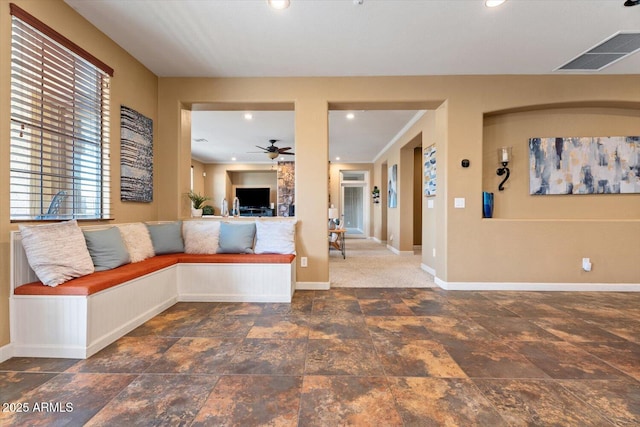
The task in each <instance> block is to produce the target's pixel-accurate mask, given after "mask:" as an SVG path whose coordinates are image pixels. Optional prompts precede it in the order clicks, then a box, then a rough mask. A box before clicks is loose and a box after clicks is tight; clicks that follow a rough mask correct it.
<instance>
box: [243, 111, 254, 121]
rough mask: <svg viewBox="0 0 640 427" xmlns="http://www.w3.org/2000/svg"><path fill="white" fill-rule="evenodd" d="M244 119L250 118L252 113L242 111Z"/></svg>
mask: <svg viewBox="0 0 640 427" xmlns="http://www.w3.org/2000/svg"><path fill="white" fill-rule="evenodd" d="M244 119H245V120H251V119H253V114H251V113H244Z"/></svg>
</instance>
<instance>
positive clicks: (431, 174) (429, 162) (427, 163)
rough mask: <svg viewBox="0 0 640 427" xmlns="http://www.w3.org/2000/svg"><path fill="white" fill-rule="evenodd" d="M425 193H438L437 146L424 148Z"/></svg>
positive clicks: (432, 194)
mask: <svg viewBox="0 0 640 427" xmlns="http://www.w3.org/2000/svg"><path fill="white" fill-rule="evenodd" d="M424 195H425V196H435V195H436V146H435V145H432V146H430V147H427V148H425V149H424Z"/></svg>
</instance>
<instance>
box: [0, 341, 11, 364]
mask: <svg viewBox="0 0 640 427" xmlns="http://www.w3.org/2000/svg"><path fill="white" fill-rule="evenodd" d="M12 357H13V344H11V343H9V344H7V345H3V346H2V347H0V363H2V362H4V361H5V360H9V359H11V358H12Z"/></svg>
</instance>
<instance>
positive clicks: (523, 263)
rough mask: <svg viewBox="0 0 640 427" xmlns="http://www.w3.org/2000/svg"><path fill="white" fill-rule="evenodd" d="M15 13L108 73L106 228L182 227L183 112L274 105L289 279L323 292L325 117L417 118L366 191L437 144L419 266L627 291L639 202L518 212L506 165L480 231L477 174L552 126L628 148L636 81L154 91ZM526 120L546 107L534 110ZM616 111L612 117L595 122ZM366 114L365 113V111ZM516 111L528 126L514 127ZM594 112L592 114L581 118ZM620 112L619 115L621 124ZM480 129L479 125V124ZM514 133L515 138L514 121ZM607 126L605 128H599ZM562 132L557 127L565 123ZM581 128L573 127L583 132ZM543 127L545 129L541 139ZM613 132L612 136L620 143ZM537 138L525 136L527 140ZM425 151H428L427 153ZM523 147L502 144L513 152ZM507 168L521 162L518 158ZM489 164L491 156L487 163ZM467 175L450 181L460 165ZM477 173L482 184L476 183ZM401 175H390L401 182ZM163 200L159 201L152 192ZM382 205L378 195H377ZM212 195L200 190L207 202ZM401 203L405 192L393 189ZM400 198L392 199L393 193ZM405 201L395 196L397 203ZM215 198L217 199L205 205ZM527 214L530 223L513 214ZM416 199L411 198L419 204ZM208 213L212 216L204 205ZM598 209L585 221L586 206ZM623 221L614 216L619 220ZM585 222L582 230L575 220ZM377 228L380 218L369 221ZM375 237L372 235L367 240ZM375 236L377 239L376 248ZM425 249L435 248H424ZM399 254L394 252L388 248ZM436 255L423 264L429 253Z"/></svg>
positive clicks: (3, 19) (637, 104)
mask: <svg viewBox="0 0 640 427" xmlns="http://www.w3.org/2000/svg"><path fill="white" fill-rule="evenodd" d="M0 1H1V4H0V36H1V37H0V40H2V42H1V43H0V64H1V65H0V111H2V112H7V111H9V105H10V98H9V75H10V74H9V73H10V70H9V64H10V17H9V14H8V11H9V7H8V2H7V1H6V0H0ZM15 3H17V4H18V5H19V6H20V7H22V8H24V9H25V10H27V11H28V12H30V13H32V14H34V15H35V16H37V17H39V18H40V19H42V20H43V21H45V22H46V23H47V24H49V25H51V26H52V27H54V28H55V29H57V30H59V31H60V32H61V33H63V34H64V35H65V36H67V37H68V38H70V39H71V40H73V41H75V42H76V43H78V44H80V45H81V46H82V47H83V48H85V49H87V50H88V51H90V52H92V53H94V54H95V55H96V56H97V57H98V58H100V59H101V60H103V61H104V62H106V63H107V64H109V65H111V66H112V67H114V69H115V76H114V78H113V80H112V110H113V112H112V116H113V122H112V131H111V139H112V144H113V147H114V148H113V152H112V162H113V165H114V168H113V174H114V180H113V190H112V196H113V200H114V206H113V211H114V217H115V220H116V221H117V222H127V221H140V220H153V219H176V218H186V217H188V216H189V204H188V199H186V197H185V196H184V195H185V194H186V193H187V192H188V190H189V165H190V163H191V150H190V148H191V147H190V140H191V138H190V127H191V126H190V111H189V109H190V106H191V104H192V103H202V102H217V103H225V102H226V103H246V104H251V103H263V104H266V103H286V104H294V105H295V112H296V127H295V138H296V217H297V219H298V223H299V225H298V231H299V234H298V245H297V246H298V253H299V255H300V256H306V257H308V259H309V267H308V268H301V267H300V266H299V265H298V268H297V274H298V280H299V281H301V282H308V283H321V284H322V283H327V282H328V280H329V274H328V270H329V267H328V253H327V250H326V219H327V214H326V205H327V200H328V188H327V179H328V168H327V162H328V110H329V108H328V106H329V104H330V103H332V104H342V105H350V104H354V105H355V104H357V105H358V106H360V107H364V106H367V105H369V106H371V107H375V106H379V105H385V106H386V107H385V108H384V109H388V105H390V104H393V105H396V106H397V108H402V106H403V105H409V104H410V105H412V108H415V105H416V104H420V105H421V106H422V107H421V108H425V109H429V110H431V111H430V113H428V114H427V115H426V116H425V117H423V119H421V120H420V121H419V122H417V123H416V124H415V125H414V126H413V127H412V128H411V129H410V130H409V131H408V132H407V134H406V135H405V136H403V137H402V138H401V139H400V140H399V141H398V142H397V143H396V144H395V145H394V146H393V147H391V148H390V149H388V150H387V152H385V153H382V155H381V156H380V157H379V159H378V160H377V161H376V162H375V166H374V185H375V184H376V183H378V184H380V183H381V180H382V179H384V178H385V177H384V173H385V172H383V171H382V167H383V165H384V167H385V168H386V166H391V165H393V164H399V165H402V162H401V149H402V147H404V146H405V145H406V144H407V143H408V142H409V141H411V140H412V139H413V138H415V137H416V136H417V135H418V134H422V138H423V145H424V146H427V145H430V144H431V143H435V144H437V147H438V152H437V165H438V190H437V195H436V197H435V198H433V199H434V209H423V263H424V264H425V265H427V266H429V267H430V268H433V269H434V270H435V271H436V275H437V277H438V278H439V279H441V280H443V281H447V282H466V281H470V282H482V281H489V282H492V281H496V282H519V281H524V282H550V283H554V282H579V283H583V282H586V283H638V282H640V263H638V262H637V252H638V240H637V236H638V235H640V212H639V211H638V209H639V208H638V206H640V199H639V197H640V196H638V195H628V196H624V197H619V196H603V197H597V199H596V196H593V198H592V197H585V198H583V199H576V201H575V202H574V201H573V200H574V198H573V197H571V196H569V197H567V198H564V197H563V198H550V199H544V200H541V201H537V200H532V199H529V198H528V196H527V194H525V193H524V192H523V191H522V188H521V187H520V188H519V187H518V186H521V185H522V183H521V182H519V180H521V179H523V177H524V176H525V175H526V173H524V172H523V171H522V164H518V163H517V161H516V160H515V159H514V167H515V169H516V171H514V172H516V173H514V177H513V181H510V184H509V187H508V188H507V190H505V192H504V193H503V194H500V197H499V198H498V199H497V201H496V203H497V209H498V210H497V215H500V216H501V217H498V218H495V219H491V220H484V219H482V215H481V203H482V202H481V192H482V190H483V188H485V185H486V186H490V185H494V186H495V182H493V183H492V182H490V181H491V180H493V176H492V173H494V171H493V170H494V169H495V165H493V166H491V165H489V163H490V161H489V160H488V157H487V162H488V163H487V165H486V166H485V165H484V164H483V162H484V158H485V152H487V153H488V152H489V151H490V150H491V148H490V146H491V145H494V144H500V143H501V139H504V138H505V136H501V134H504V135H507V138H509V139H510V138H511V136H513V137H514V138H516V136H517V138H521V137H524V136H526V137H529V136H530V135H529V132H533V131H538V130H539V127H542V126H547V124H548V123H554V122H557V126H558V127H555V128H554V127H548V128H546V127H545V129H546V130H548V131H553V132H554V133H555V132H556V131H557V132H562V133H564V132H569V131H570V132H571V133H577V132H578V131H580V133H581V134H584V133H585V132H588V133H600V132H604V133H606V132H612V133H615V134H621V133H627V134H636V135H637V134H640V121H638V120H637V119H636V120H634V117H636V118H637V111H638V110H639V109H640V75H629V76H605V75H603V76H597V75H580V76H572V75H553V76H424V77H421V76H414V77H349V78H248V79H242V78H233V79H206V78H160V79H157V78H156V77H155V76H153V75H152V74H151V73H150V72H149V71H148V70H146V69H145V68H144V67H143V66H141V65H140V64H139V63H137V62H136V61H135V60H133V59H132V58H131V57H130V56H129V55H128V54H127V53H126V52H124V51H123V50H122V49H120V48H119V47H118V46H117V45H116V44H115V43H113V42H112V41H110V40H108V39H107V38H106V37H105V36H104V35H103V34H102V33H100V32H99V31H97V30H96V29H95V28H93V27H92V26H91V25H90V24H89V23H87V22H86V21H85V20H84V19H82V18H81V17H79V16H78V15H77V14H76V13H75V12H74V11H73V10H72V9H71V8H69V7H68V6H67V5H66V4H65V3H63V2H62V1H61V0H47V1H42V0H40V1H20V0H15ZM567 104H569V106H570V107H571V108H580V109H583V108H587V107H589V108H590V112H589V113H588V114H584V113H580V115H581V116H582V117H588V118H589V119H588V120H587V119H584V120H583V119H582V118H581V119H580V122H581V123H582V124H581V125H580V126H578V127H579V129H578V128H571V125H570V124H568V123H567V122H570V121H571V120H568V119H567V120H565V119H566V118H568V117H572V115H571V114H569V115H566V116H565V118H562V117H559V116H558V115H557V114H556V113H555V112H553V111H552V110H553V109H552V108H550V107H552V106H558V105H561V106H566V105H567ZM119 105H126V106H128V107H131V108H134V109H136V110H137V111H139V112H141V113H142V114H144V115H146V116H148V117H150V118H152V119H153V120H154V135H155V136H154V144H155V145H154V148H155V158H154V162H155V174H154V184H155V188H156V191H155V193H154V202H153V203H150V204H140V203H121V202H120V201H119V191H118V187H119V179H118V170H119V168H118V167H117V165H118V159H119V149H118V148H119V130H118V106H119ZM536 106H544V108H538V107H536ZM596 107H597V108H604V107H606V108H607V109H611V108H613V109H614V110H617V109H623V110H625V113H624V114H623V115H622V118H620V119H618V118H617V114H615V113H610V112H598V111H595V110H593V108H596ZM363 109H364V108H363ZM522 109H525V110H531V109H535V110H536V111H537V112H536V113H533V112H532V113H530V114H525V115H522V116H521V115H517V114H513V115H512V113H505V112H509V111H511V112H516V111H520V110H522ZM591 111H595V113H591ZM629 111H630V112H629ZM485 116H487V117H486V118H485ZM521 120H522V123H523V124H522V125H521V124H520V121H521ZM611 120H613V124H610V122H611ZM563 122H565V123H563ZM583 125H584V127H582V126H583ZM549 126H554V125H549ZM623 131H624V132H623ZM535 133H537V132H535ZM0 134H1V135H3V137H2V138H0V141H2V142H1V143H0V159H2V160H1V161H2V162H3V163H2V167H1V171H2V173H1V175H0V196H2V197H0V239H1V241H0V255H1V257H2V258H1V266H2V275H1V276H0V280H2V283H1V285H0V316H1V323H2V325H3V326H2V327H0V345H4V344H6V343H7V342H8V341H9V326H8V303H7V301H8V293H9V284H8V281H9V261H8V239H9V230H10V229H11V228H12V224H11V223H10V221H9V217H8V210H9V206H8V200H9V197H8V194H9V184H8V176H9V172H8V157H9V155H8V154H9V148H8V140H9V137H8V135H9V117H8V114H6V113H5V114H2V115H0ZM485 137H486V138H487V141H486V147H485V142H484V138H485ZM427 140H428V141H429V142H426V141H427ZM523 143H524V142H523V141H520V140H518V139H514V142H513V145H514V147H515V146H518V147H521V145H520V144H523ZM514 153H515V154H514V156H518V157H520V158H522V157H521V156H522V153H521V148H518V149H516V150H515V151H514ZM487 156H489V154H487ZM463 158H467V159H469V160H470V161H471V167H470V168H466V169H465V168H462V167H461V166H460V160H461V159H463ZM486 169H488V172H487V171H486ZM399 174H400V175H401V174H402V170H400V171H399ZM159 189H161V190H162V191H159ZM381 189H382V190H383V191H384V190H386V187H381ZM210 190H211V193H212V194H213V193H214V191H213V190H214V189H213V188H211V189H208V188H206V186H205V192H207V193H208V192H209V191H210ZM405 190H406V189H405ZM400 191H403V189H402V188H401V189H400ZM402 197H407V196H405V195H404V194H403V193H401V195H400V199H399V202H400V201H401V198H402ZM456 197H460V198H464V199H465V200H466V208H465V209H454V208H453V199H454V198H456ZM214 198H218V197H215V195H214ZM521 200H526V203H528V210H527V212H528V214H527V215H526V216H524V215H523V214H522V213H521V212H524V211H523V210H521V209H520V208H516V207H515V206H517V205H518V203H519V201H521ZM382 201H383V203H386V197H383V200H382ZM425 201H426V198H423V203H424V202H425ZM216 203H217V202H216ZM596 204H597V205H598V206H602V207H603V208H602V209H597V212H598V213H597V214H594V215H595V216H589V215H591V214H588V215H587V214H585V210H584V207H585V206H595V205H596ZM403 210H404V208H403V207H402V206H401V207H400V208H398V209H388V210H387V213H386V215H387V220H386V222H385V225H386V227H387V231H386V234H387V235H388V236H390V235H394V241H393V242H388V243H389V244H391V245H393V246H394V247H396V248H398V249H402V247H404V245H405V244H406V242H404V241H403V240H402V239H403V237H402V236H403V233H402V224H403V222H402V221H403V215H405V214H406V213H405V212H403ZM621 212H626V213H624V214H622V213H621ZM585 215H587V216H585ZM373 217H374V218H375V219H376V220H377V221H381V220H382V218H384V213H383V211H382V207H380V210H378V208H377V207H376V208H374V215H373ZM383 229H384V227H383V226H382V224H380V223H374V233H378V232H379V233H382V231H383ZM385 237H386V236H382V235H380V238H381V239H382V240H384V238H385ZM429 239H434V241H433V242H432V241H430V240H429ZM399 240H400V241H399ZM426 245H428V246H431V245H433V248H435V249H436V256H435V257H433V256H432V251H431V250H430V249H431V248H430V247H427V248H426V250H425V246H426ZM584 256H589V257H591V260H592V262H593V271H592V272H590V273H584V272H583V271H582V270H581V268H580V263H579V261H580V259H581V258H582V257H584Z"/></svg>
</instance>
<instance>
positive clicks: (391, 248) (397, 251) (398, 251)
mask: <svg viewBox="0 0 640 427" xmlns="http://www.w3.org/2000/svg"><path fill="white" fill-rule="evenodd" d="M387 249H389V250H390V251H391V252H393V253H394V254H396V255H413V251H400V250H398V249H396V248H394V247H393V246H391V245H387Z"/></svg>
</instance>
